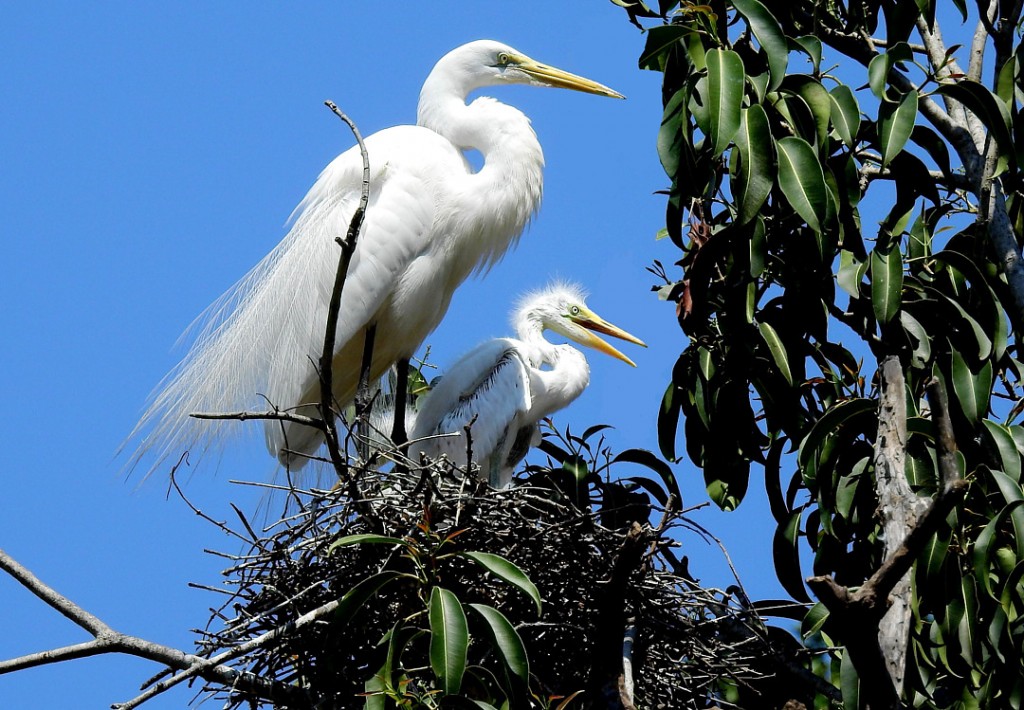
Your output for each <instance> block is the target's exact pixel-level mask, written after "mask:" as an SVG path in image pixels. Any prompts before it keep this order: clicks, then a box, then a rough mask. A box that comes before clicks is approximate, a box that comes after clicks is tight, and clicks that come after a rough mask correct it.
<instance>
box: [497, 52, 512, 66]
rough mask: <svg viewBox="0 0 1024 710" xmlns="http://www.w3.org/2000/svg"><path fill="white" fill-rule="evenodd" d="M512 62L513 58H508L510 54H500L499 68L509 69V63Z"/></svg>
mask: <svg viewBox="0 0 1024 710" xmlns="http://www.w3.org/2000/svg"><path fill="white" fill-rule="evenodd" d="M511 61H512V58H511V57H509V56H508V53H506V52H500V53H499V54H498V66H500V67H507V66H508V65H509V62H511Z"/></svg>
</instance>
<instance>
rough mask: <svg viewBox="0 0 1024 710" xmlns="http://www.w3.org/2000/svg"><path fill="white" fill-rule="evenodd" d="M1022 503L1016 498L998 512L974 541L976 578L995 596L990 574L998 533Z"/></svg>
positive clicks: (983, 587) (973, 560)
mask: <svg viewBox="0 0 1024 710" xmlns="http://www.w3.org/2000/svg"><path fill="white" fill-rule="evenodd" d="M1021 505H1024V500H1015V501H1013V502H1011V503H1008V504H1007V505H1005V506H1003V508H1002V509H1001V510H1000V511H999V512H998V513H997V514H996V516H995V517H994V518H992V519H991V520H990V521H988V523H987V524H986V525H985V528H984V529H983V530H982V531H981V534H980V535H978V539H977V540H975V541H974V549H973V550H972V551H971V560H972V563H973V567H974V578H975V579H976V580H978V584H980V585H981V587H982V589H984V590H985V591H986V592H987V593H988V594H989V596H991V597H992V598H995V591H994V590H993V588H992V580H991V577H990V576H989V571H990V570H991V568H992V564H993V555H994V554H995V552H996V547H997V546H998V544H997V535H998V532H999V528H1000V527H1002V525H1003V524H1004V523H1005V522H1006V519H1007V518H1009V517H1010V516H1011V514H1013V513H1014V512H1015V511H1020V510H1021Z"/></svg>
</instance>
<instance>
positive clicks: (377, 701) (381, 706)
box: [363, 675, 387, 710]
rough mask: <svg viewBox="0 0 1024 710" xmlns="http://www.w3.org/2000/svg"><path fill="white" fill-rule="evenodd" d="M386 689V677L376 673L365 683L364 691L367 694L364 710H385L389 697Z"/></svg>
mask: <svg viewBox="0 0 1024 710" xmlns="http://www.w3.org/2000/svg"><path fill="white" fill-rule="evenodd" d="M384 689H385V686H384V679H383V678H382V677H381V676H380V675H375V676H373V677H372V678H370V679H369V680H367V681H366V682H365V683H363V691H364V693H365V694H366V699H365V700H364V701H363V710H385V709H386V708H387V697H386V696H385V695H384Z"/></svg>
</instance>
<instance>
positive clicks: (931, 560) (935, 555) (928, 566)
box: [917, 530, 950, 586]
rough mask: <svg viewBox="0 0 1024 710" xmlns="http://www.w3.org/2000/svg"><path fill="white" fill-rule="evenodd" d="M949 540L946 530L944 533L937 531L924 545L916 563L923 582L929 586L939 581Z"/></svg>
mask: <svg viewBox="0 0 1024 710" xmlns="http://www.w3.org/2000/svg"><path fill="white" fill-rule="evenodd" d="M949 542H950V533H949V531H948V530H947V531H945V534H943V531H939V532H937V533H936V534H935V535H932V537H931V539H930V540H929V541H928V544H927V545H925V548H924V551H923V552H922V553H921V557H920V558H919V559H918V563H917V569H918V573H919V574H920V575H921V576H922V577H923V578H924V583H925V584H927V585H929V586H930V585H935V584H940V583H941V581H942V573H943V570H942V565H943V563H944V562H945V561H946V553H947V552H949ZM919 586H920V585H919Z"/></svg>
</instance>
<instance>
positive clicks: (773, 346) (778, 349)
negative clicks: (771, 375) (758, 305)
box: [757, 323, 793, 387]
mask: <svg viewBox="0 0 1024 710" xmlns="http://www.w3.org/2000/svg"><path fill="white" fill-rule="evenodd" d="M757 329H758V331H760V333H761V337H762V338H763V339H764V342H765V345H767V346H768V350H769V351H770V352H771V354H772V359H773V360H774V361H775V366H776V367H777V368H779V372H780V373H781V374H782V377H783V378H785V380H786V383H787V384H788V385H789V386H790V387H792V386H793V373H792V372H791V371H790V369H789V356H788V355H787V354H786V346H785V345H784V344H783V342H782V339H781V338H779V334H778V333H777V332H775V328H772V327H771V326H770V325H769V324H768V323H758V324H757Z"/></svg>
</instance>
